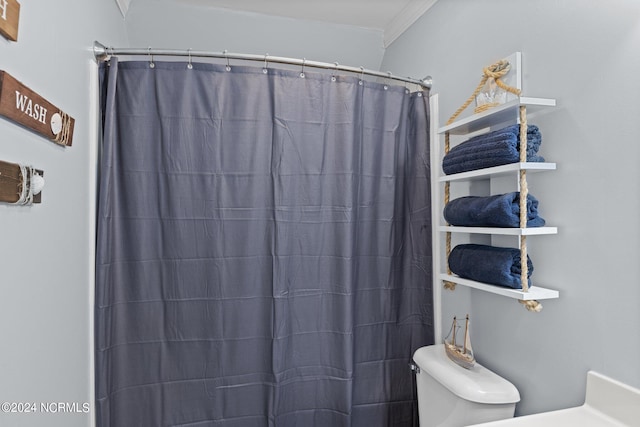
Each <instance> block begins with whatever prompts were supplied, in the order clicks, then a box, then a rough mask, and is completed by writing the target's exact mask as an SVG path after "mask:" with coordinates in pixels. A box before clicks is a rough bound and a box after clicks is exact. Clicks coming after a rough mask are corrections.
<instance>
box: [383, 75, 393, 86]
mask: <svg viewBox="0 0 640 427" xmlns="http://www.w3.org/2000/svg"><path fill="white" fill-rule="evenodd" d="M389 80H391V71H387V81H386V82H385V84H384V86H383V87H384V90H387V89H389Z"/></svg>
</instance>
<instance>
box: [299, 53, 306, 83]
mask: <svg viewBox="0 0 640 427" xmlns="http://www.w3.org/2000/svg"><path fill="white" fill-rule="evenodd" d="M305 62H307V58H302V71H301V72H300V77H301V78H303V79H304V63H305Z"/></svg>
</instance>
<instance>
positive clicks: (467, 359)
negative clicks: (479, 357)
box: [444, 314, 476, 369]
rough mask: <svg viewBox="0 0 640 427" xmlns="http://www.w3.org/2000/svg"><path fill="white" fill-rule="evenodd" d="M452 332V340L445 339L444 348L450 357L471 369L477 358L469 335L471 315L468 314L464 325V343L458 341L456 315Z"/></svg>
mask: <svg viewBox="0 0 640 427" xmlns="http://www.w3.org/2000/svg"><path fill="white" fill-rule="evenodd" d="M451 329H452V332H451V333H450V335H451V341H449V342H447V340H446V339H445V341H444V350H445V353H447V356H448V357H449V359H451V360H453V361H454V362H455V363H457V364H458V365H460V366H462V367H463V368H465V369H471V368H472V367H473V366H474V365H475V363H476V359H475V358H474V357H473V349H472V348H471V338H470V337H469V315H468V314H467V320H466V322H465V325H464V344H463V345H462V346H459V345H458V344H457V343H456V330H457V329H458V321H457V319H456V317H455V316H454V317H453V325H452V326H451Z"/></svg>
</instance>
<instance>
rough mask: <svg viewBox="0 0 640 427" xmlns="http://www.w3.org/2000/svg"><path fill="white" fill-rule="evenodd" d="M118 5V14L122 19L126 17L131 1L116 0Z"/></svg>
mask: <svg viewBox="0 0 640 427" xmlns="http://www.w3.org/2000/svg"><path fill="white" fill-rule="evenodd" d="M116 3H117V4H118V8H120V13H122V17H123V18H124V17H125V16H127V11H128V10H129V4H130V3H131V0H116Z"/></svg>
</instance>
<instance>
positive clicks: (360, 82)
mask: <svg viewBox="0 0 640 427" xmlns="http://www.w3.org/2000/svg"><path fill="white" fill-rule="evenodd" d="M358 84H359V85H360V86H362V85H363V84H364V67H363V66H362V65H361V66H360V81H359V82H358Z"/></svg>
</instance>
